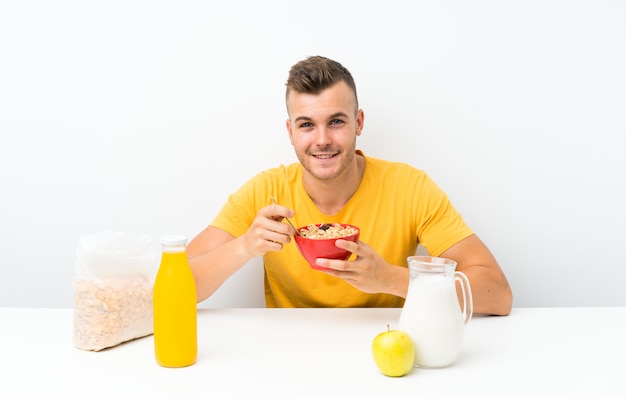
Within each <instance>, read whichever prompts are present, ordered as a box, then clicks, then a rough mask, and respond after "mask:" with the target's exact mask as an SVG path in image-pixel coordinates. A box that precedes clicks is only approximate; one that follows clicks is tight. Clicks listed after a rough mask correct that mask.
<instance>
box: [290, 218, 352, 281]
mask: <svg viewBox="0 0 626 399" xmlns="http://www.w3.org/2000/svg"><path fill="white" fill-rule="evenodd" d="M339 224H340V225H341V226H343V227H352V228H355V229H356V230H357V231H356V233H354V234H351V235H349V236H345V237H337V238H306V237H301V236H300V235H298V234H296V235H295V236H294V238H295V240H296V246H297V247H298V249H299V250H300V253H301V254H302V256H303V257H304V259H306V260H307V262H309V265H311V267H312V268H313V269H316V270H328V268H326V267H322V266H318V265H316V264H315V259H317V258H327V259H343V260H347V259H348V258H349V257H350V255H352V252H350V251H346V250H344V249H341V248H337V247H336V246H335V241H337V240H339V239H341V240H348V241H353V242H356V241H357V240H358V239H359V233H360V230H359V228H358V227H356V226H352V225H350V224H344V223H339ZM316 226H317V227H320V226H321V224H317V225H316ZM307 228H308V226H302V227H299V228H298V231H300V230H306V229H307Z"/></svg>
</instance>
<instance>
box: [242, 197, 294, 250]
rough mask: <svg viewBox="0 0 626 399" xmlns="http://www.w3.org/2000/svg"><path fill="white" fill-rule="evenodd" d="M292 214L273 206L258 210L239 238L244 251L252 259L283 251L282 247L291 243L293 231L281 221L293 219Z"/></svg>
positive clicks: (289, 210)
mask: <svg viewBox="0 0 626 399" xmlns="http://www.w3.org/2000/svg"><path fill="white" fill-rule="evenodd" d="M293 214H294V211H293V210H291V209H289V208H286V207H284V206H282V205H275V204H272V205H268V206H266V207H265V208H262V209H261V210H259V213H257V216H256V218H255V219H254V221H253V222H252V225H251V226H250V228H249V229H248V231H246V232H245V233H244V234H243V235H242V236H241V244H242V247H243V249H244V251H245V252H246V253H247V254H248V255H249V256H250V257H251V258H252V257H259V256H263V255H265V253H266V252H268V251H280V250H281V249H283V245H285V244H289V242H290V241H291V236H293V235H294V234H295V230H294V229H293V228H292V227H291V226H289V225H288V224H286V223H283V222H282V220H283V219H284V218H287V217H293Z"/></svg>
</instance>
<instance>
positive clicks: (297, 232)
mask: <svg viewBox="0 0 626 399" xmlns="http://www.w3.org/2000/svg"><path fill="white" fill-rule="evenodd" d="M270 198H271V199H272V202H273V203H275V204H276V205H278V202H276V200H275V199H274V197H272V196H270ZM285 219H287V222H288V223H289V224H290V225H291V227H293V229H294V230H295V231H296V234H297V235H299V236H300V237H302V234H300V232H299V231H298V229H296V226H294V225H293V223H291V220H289V218H285Z"/></svg>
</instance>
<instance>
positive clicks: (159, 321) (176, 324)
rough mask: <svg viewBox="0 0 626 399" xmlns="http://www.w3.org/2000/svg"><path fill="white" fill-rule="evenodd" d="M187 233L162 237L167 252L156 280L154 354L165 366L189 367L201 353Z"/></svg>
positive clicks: (163, 255)
mask: <svg viewBox="0 0 626 399" xmlns="http://www.w3.org/2000/svg"><path fill="white" fill-rule="evenodd" d="M186 244H187V238H186V237H183V236H166V237H163V238H162V239H161V247H162V249H163V254H162V257H161V265H160V266H159V271H158V272H157V275H156V279H155V282H154V291H153V307H154V355H155V357H156V361H157V363H158V364H159V365H161V366H163V367H185V366H189V365H192V364H194V363H195V362H196V357H197V353H198V334H197V305H196V284H195V281H194V278H193V274H192V273H191V268H190V267H189V262H188V260H187V252H186V251H185V245H186Z"/></svg>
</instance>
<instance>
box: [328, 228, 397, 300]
mask: <svg viewBox="0 0 626 399" xmlns="http://www.w3.org/2000/svg"><path fill="white" fill-rule="evenodd" d="M335 245H336V246H337V247H338V248H342V249H345V250H348V251H350V252H352V253H353V254H355V255H356V259H355V260H354V261H344V260H334V259H325V258H318V259H317V261H316V263H317V264H318V265H319V266H323V267H326V268H329V269H332V270H324V271H323V272H324V273H326V274H329V275H331V276H335V277H339V278H341V279H343V280H345V281H346V282H347V283H348V284H350V285H352V286H354V287H355V288H357V289H359V290H361V291H363V292H366V293H368V294H377V293H386V294H392V295H396V296H400V297H403V298H404V297H406V294H407V291H408V286H409V271H408V269H407V268H405V267H400V266H395V265H391V264H389V263H387V262H386V261H385V260H384V259H383V258H382V256H380V255H379V254H378V253H377V252H376V251H374V249H373V248H372V247H370V246H369V245H367V244H365V243H364V242H362V241H357V242H352V241H347V240H341V239H340V240H337V241H336V244H335Z"/></svg>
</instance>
